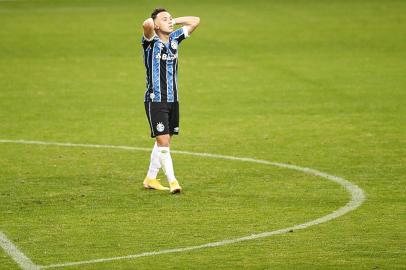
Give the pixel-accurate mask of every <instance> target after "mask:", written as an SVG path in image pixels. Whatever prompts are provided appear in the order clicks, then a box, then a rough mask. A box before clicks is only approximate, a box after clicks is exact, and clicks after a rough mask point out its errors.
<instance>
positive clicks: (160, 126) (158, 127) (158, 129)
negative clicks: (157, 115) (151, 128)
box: [156, 122, 165, 132]
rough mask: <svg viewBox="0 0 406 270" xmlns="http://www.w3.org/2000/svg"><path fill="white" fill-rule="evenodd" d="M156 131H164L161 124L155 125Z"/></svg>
mask: <svg viewBox="0 0 406 270" xmlns="http://www.w3.org/2000/svg"><path fill="white" fill-rule="evenodd" d="M156 130H157V131H158V132H162V131H164V130H165V126H164V124H162V122H159V123H158V124H157V125H156Z"/></svg>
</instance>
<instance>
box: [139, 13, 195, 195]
mask: <svg viewBox="0 0 406 270" xmlns="http://www.w3.org/2000/svg"><path fill="white" fill-rule="evenodd" d="M199 23H200V18H199V17H192V16H188V17H179V18H172V16H171V14H169V12H168V11H166V10H165V9H164V8H157V9H155V10H154V11H153V12H152V14H151V18H148V19H146V20H145V21H144V23H143V24H142V26H143V28H144V35H143V37H142V48H143V49H144V65H145V68H146V73H147V74H146V75H147V78H146V88H147V89H146V91H145V95H144V104H145V112H146V114H147V118H148V123H149V126H150V129H151V137H152V138H155V139H156V141H155V144H154V148H153V149H152V153H151V161H150V165H149V169H148V173H147V176H146V177H145V180H144V187H145V188H151V189H157V190H170V192H171V193H178V192H180V191H181V190H182V188H181V186H180V185H179V183H178V181H177V180H176V177H175V173H174V170H173V163H172V158H171V153H170V150H169V145H170V142H171V138H172V135H177V134H178V133H179V103H178V80H177V75H178V49H179V48H178V47H179V44H180V43H181V42H182V40H184V39H186V38H187V37H189V36H190V34H192V32H193V31H194V30H195V29H196V27H197V26H198V25H199ZM175 25H181V26H182V27H180V28H178V29H177V30H175ZM160 168H162V169H163V171H164V173H165V175H166V177H167V179H168V182H169V188H168V187H165V186H163V185H161V183H160V182H159V180H158V179H156V177H157V175H158V172H159V169H160Z"/></svg>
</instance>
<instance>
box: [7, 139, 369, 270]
mask: <svg viewBox="0 0 406 270" xmlns="http://www.w3.org/2000/svg"><path fill="white" fill-rule="evenodd" d="M0 143H18V144H37V145H55V146H67V147H89V148H112V149H121V150H130V151H146V152H150V151H151V149H149V148H144V147H132V146H116V145H100V144H75V143H59V142H42V141H26V140H0ZM171 152H172V153H175V154H184V155H192V156H200V157H208V158H219V159H227V160H237V161H243V162H252V163H259V164H265V165H271V166H277V167H282V168H287V169H292V170H296V171H300V172H304V173H307V174H310V175H314V176H319V177H322V178H325V179H327V180H330V181H333V182H335V183H337V184H339V185H341V186H342V187H344V188H345V189H346V190H347V191H348V192H349V193H350V195H351V200H350V201H349V202H348V203H347V204H346V205H344V206H343V207H341V208H339V209H337V210H335V211H333V212H332V213H330V214H328V215H325V216H323V217H320V218H317V219H314V220H311V221H308V222H306V223H302V224H299V225H295V226H292V227H288V228H283V229H279V230H275V231H270V232H263V233H259V234H251V235H248V236H244V237H240V238H235V239H227V240H222V241H218V242H211V243H207V244H203V245H198V246H189V247H181V248H173V249H165V250H159V251H151V252H144V253H138V254H132V255H127V256H119V257H110V258H100V259H94V260H87V261H77V262H66V263H58V264H51V265H43V266H39V267H40V268H41V269H47V268H58V267H67V266H75V265H83V264H93V263H101V262H108V261H116V260H123V259H133V258H139V257H146V256H154V255H160V254H167V253H176V252H187V251H191V250H197V249H204V248H210V247H219V246H224V245H228V244H233V243H238V242H242V241H248V240H253V239H258V238H264V237H269V236H272V235H277V234H283V233H287V232H292V231H295V230H301V229H305V228H308V227H310V226H314V225H318V224H321V223H325V222H327V221H330V220H333V219H335V218H338V217H340V216H342V215H344V214H346V213H348V212H350V211H352V210H354V209H356V208H358V207H359V206H360V205H361V204H362V203H363V202H364V200H365V195H364V192H363V190H362V189H361V188H360V187H358V186H357V185H355V184H353V183H351V182H349V181H348V180H345V179H344V178H341V177H338V176H334V175H330V174H327V173H324V172H320V171H317V170H314V169H311V168H304V167H299V166H296V165H290V164H285V163H279V162H270V161H266V160H260V159H253V158H242V157H233V156H226V155H216V154H209V153H195V152H188V151H176V150H171Z"/></svg>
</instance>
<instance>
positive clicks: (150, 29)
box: [142, 18, 155, 40]
mask: <svg viewBox="0 0 406 270" xmlns="http://www.w3.org/2000/svg"><path fill="white" fill-rule="evenodd" d="M142 27H143V28H144V37H145V38H146V39H147V40H150V39H152V38H153V37H154V35H155V31H154V20H153V19H152V18H148V19H146V20H145V21H144V22H143V24H142Z"/></svg>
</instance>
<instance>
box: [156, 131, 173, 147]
mask: <svg viewBox="0 0 406 270" xmlns="http://www.w3.org/2000/svg"><path fill="white" fill-rule="evenodd" d="M169 141H170V136H169V135H168V134H166V135H160V136H157V137H156V142H157V144H158V146H159V147H169Z"/></svg>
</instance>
